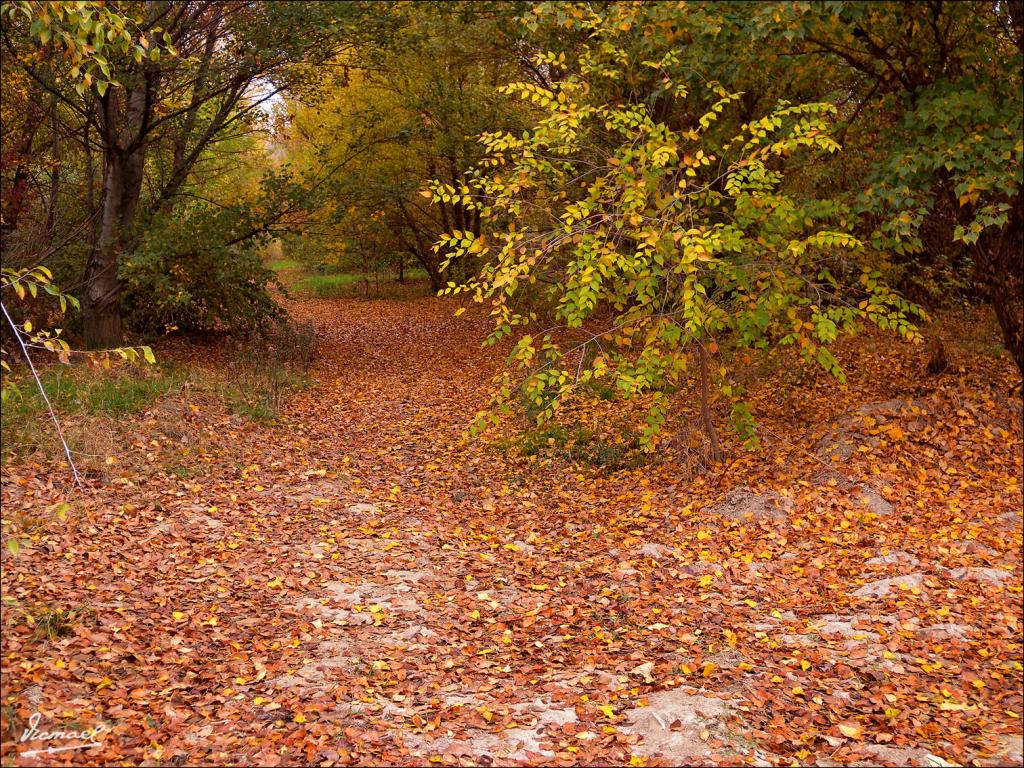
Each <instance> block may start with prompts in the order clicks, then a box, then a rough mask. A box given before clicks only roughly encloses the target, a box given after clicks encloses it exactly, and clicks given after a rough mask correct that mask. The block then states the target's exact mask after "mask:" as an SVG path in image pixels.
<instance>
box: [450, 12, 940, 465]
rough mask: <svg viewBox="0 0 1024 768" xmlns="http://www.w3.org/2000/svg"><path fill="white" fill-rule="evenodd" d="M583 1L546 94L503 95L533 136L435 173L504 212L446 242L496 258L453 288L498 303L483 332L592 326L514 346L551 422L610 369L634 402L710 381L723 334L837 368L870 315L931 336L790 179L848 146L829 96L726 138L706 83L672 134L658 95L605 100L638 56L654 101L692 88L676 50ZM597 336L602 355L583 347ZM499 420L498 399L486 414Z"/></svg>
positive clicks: (460, 196)
mask: <svg viewBox="0 0 1024 768" xmlns="http://www.w3.org/2000/svg"><path fill="white" fill-rule="evenodd" d="M573 8H574V10H575V12H574V13H573V14H571V15H570V21H571V23H572V24H574V25H576V26H578V27H579V28H580V29H582V30H584V31H586V33H587V34H588V36H589V44H588V46H587V48H586V50H585V51H584V52H583V53H582V54H581V55H580V57H579V60H578V68H577V69H575V70H572V71H565V72H564V74H562V75H561V76H560V77H559V78H558V79H557V80H556V81H555V82H554V83H553V84H552V86H551V87H550V88H545V87H541V86H537V85H534V84H531V83H517V84H513V85H511V86H508V87H507V88H506V89H505V90H506V91H507V92H508V93H513V94H516V95H518V96H520V97H522V98H523V99H525V100H527V101H529V102H531V103H533V104H535V105H536V106H537V107H538V110H539V112H540V115H541V116H540V117H539V119H538V120H537V122H536V124H535V126H534V128H533V129H532V130H530V131H527V132H525V133H523V134H522V136H516V135H513V134H511V133H488V134H484V136H483V137H482V139H481V140H482V142H483V144H484V145H485V147H486V149H487V153H488V154H487V158H486V159H485V160H484V161H483V162H482V163H481V168H480V172H479V173H478V174H477V175H476V176H475V177H474V178H472V179H470V180H469V181H468V182H467V183H465V184H461V185H453V184H449V183H446V182H444V181H441V180H437V181H435V182H433V184H432V187H431V189H432V195H433V199H434V200H438V201H442V202H459V203H460V204H462V205H465V206H467V207H469V208H470V209H472V210H475V211H480V213H481V215H482V216H483V218H484V219H485V220H489V221H493V222H495V226H494V228H493V230H492V231H490V232H487V234H486V236H476V235H474V233H472V232H469V231H464V230H463V231H458V230H457V231H453V232H451V233H450V234H447V235H444V236H442V238H441V240H440V241H439V244H438V246H437V247H438V249H439V250H444V251H445V252H447V253H448V254H449V259H451V258H459V257H465V256H472V257H475V258H478V259H480V260H481V261H482V262H483V264H484V266H483V267H482V269H481V271H480V274H479V277H476V278H471V279H470V280H468V281H466V282H465V283H464V284H462V285H457V284H456V283H454V282H450V283H449V287H448V289H447V291H448V292H449V293H453V294H457V293H461V292H469V293H470V294H471V295H472V297H473V299H474V300H475V301H477V302H485V301H486V302H489V303H490V304H491V315H492V317H493V319H494V324H495V325H494V331H493V332H492V334H491V335H490V337H489V339H488V341H489V343H492V344H493V343H495V342H497V341H499V340H501V339H503V338H505V337H508V336H511V335H512V334H513V333H518V331H519V330H520V329H522V330H526V331H531V330H532V327H533V326H534V325H536V324H538V323H540V324H542V325H543V326H544V327H547V326H550V324H551V322H550V321H551V320H553V321H554V322H555V323H557V324H558V325H560V326H563V327H565V328H567V329H581V328H585V329H586V333H585V334H584V336H582V337H580V338H577V337H573V340H572V341H571V342H569V343H565V342H562V341H559V340H558V339H556V338H555V336H554V335H553V334H552V332H551V331H547V330H544V331H540V332H539V333H536V334H535V333H533V332H527V333H525V334H523V335H521V336H520V338H519V339H518V340H517V341H516V342H515V345H514V347H513V349H512V352H511V354H510V359H511V360H512V361H513V362H514V363H515V365H516V366H517V367H518V368H520V369H522V370H524V371H526V373H527V375H526V378H525V382H524V383H523V385H522V386H523V389H524V391H525V392H526V394H527V396H528V397H529V398H530V399H532V400H533V401H534V402H535V403H536V404H538V405H539V406H541V412H540V415H539V417H538V418H539V419H544V418H550V417H551V416H553V415H554V412H555V410H556V409H557V407H558V404H559V402H560V400H561V399H563V398H564V397H565V396H566V395H567V394H569V393H570V392H571V391H573V390H574V388H575V387H576V386H577V385H579V384H586V383H588V382H590V381H591V380H592V379H603V378H605V377H608V378H609V379H610V380H611V382H613V383H614V385H615V387H616V388H617V389H618V390H619V392H620V393H622V394H623V395H625V396H626V397H630V396H635V395H640V394H642V393H645V392H649V391H655V392H658V391H662V390H664V389H665V388H667V387H672V386H675V385H677V383H678V382H679V381H680V380H681V378H683V377H684V376H685V375H686V373H687V371H688V370H689V369H691V368H692V367H693V366H694V364H695V363H696V364H698V365H699V367H700V370H701V379H702V386H703V389H704V391H705V394H706V384H707V377H708V367H709V363H708V362H707V360H708V358H709V356H711V355H714V354H716V353H717V352H718V351H719V347H720V346H722V345H726V344H728V345H730V346H733V347H737V348H753V349H766V348H771V349H778V348H781V347H790V346H791V347H794V348H795V349H796V350H798V351H799V353H800V355H801V356H802V357H803V358H804V359H805V360H808V361H814V362H816V363H817V364H819V365H820V366H822V367H823V368H824V369H825V370H826V371H828V372H830V373H831V374H833V375H834V376H835V377H836V378H837V379H839V380H843V377H844V375H843V372H842V369H841V368H840V366H839V363H838V362H837V361H836V359H835V358H834V357H833V355H832V353H831V352H830V350H829V347H830V346H831V345H832V343H833V342H835V341H836V340H837V339H838V338H839V336H840V335H842V334H844V333H852V332H855V331H856V330H857V328H858V327H859V325H860V324H862V323H863V322H869V323H873V324H875V325H878V326H879V327H881V328H883V329H891V330H893V331H895V332H897V333H899V334H900V335H901V336H904V337H906V338H908V339H911V340H917V339H918V335H917V332H916V330H915V328H914V326H913V325H912V324H911V322H910V319H909V318H910V317H911V316H913V315H917V314H920V310H919V309H918V308H917V307H916V306H914V305H912V304H909V303H908V302H906V301H904V300H903V299H901V298H900V297H899V296H898V295H896V294H895V293H893V292H892V291H891V290H890V289H889V288H888V287H887V286H886V285H885V283H884V281H883V280H882V276H881V274H880V273H879V272H877V271H876V270H873V269H871V267H870V266H868V265H866V264H865V265H862V264H861V263H859V262H858V259H857V252H858V249H859V248H860V245H861V244H860V242H859V241H858V240H857V239H856V238H855V237H854V236H853V235H852V234H850V232H849V226H848V222H847V221H846V220H845V218H844V217H843V216H842V210H841V208H840V207H839V206H837V205H835V204H834V203H832V202H831V201H829V200H828V199H806V198H797V197H795V196H793V195H791V194H787V192H786V190H785V189H784V187H783V182H784V173H783V169H784V168H785V165H786V163H787V162H793V161H799V162H801V163H804V164H813V163H816V162H819V157H820V154H821V153H833V152H836V151H837V150H838V149H839V146H838V144H837V143H836V142H835V140H834V139H833V138H831V136H830V135H829V119H830V118H831V116H832V115H833V114H834V112H835V109H834V107H832V106H831V105H829V104H823V103H812V104H803V105H793V104H785V103H783V104H780V105H779V106H778V107H777V108H776V109H775V110H774V111H772V112H771V113H769V114H768V115H767V116H766V117H763V118H760V119H754V120H751V121H750V122H748V123H746V124H744V125H743V126H742V127H741V130H740V132H739V133H738V134H737V135H735V136H734V137H732V138H731V139H729V140H727V141H726V142H724V144H722V145H721V146H720V147H719V146H717V144H716V143H715V142H714V141H708V140H707V138H706V137H707V132H708V129H709V127H710V126H711V125H713V124H714V123H715V122H717V120H718V118H719V115H720V114H722V113H723V112H726V111H727V110H728V109H729V108H730V105H731V104H733V103H734V102H735V101H737V100H738V99H739V97H740V95H739V94H737V93H730V92H728V91H726V90H724V89H723V88H722V87H721V86H718V85H716V84H712V85H711V86H710V87H711V89H712V90H713V92H714V94H715V96H716V98H717V101H715V102H714V103H713V105H712V106H711V108H710V109H709V110H708V111H707V112H705V113H704V114H703V115H700V116H699V117H696V119H694V120H693V121H692V122H690V123H688V124H686V125H685V126H680V127H679V128H671V127H669V125H667V124H666V123H665V122H664V121H661V120H658V119H656V118H655V116H654V115H653V114H652V110H651V107H650V106H649V101H647V100H643V99H637V100H635V101H634V102H632V103H628V102H627V103H623V102H621V101H606V100H604V99H603V98H602V96H603V95H604V94H607V93H610V92H612V91H614V89H615V87H617V86H620V85H621V84H622V83H621V81H622V78H624V77H626V76H627V73H630V72H632V69H633V67H637V68H639V69H641V70H643V69H644V68H646V69H648V70H651V71H653V72H655V73H659V74H660V75H661V76H660V79H659V86H658V87H659V89H660V90H659V93H658V94H657V95H658V97H659V98H662V99H665V98H671V99H678V100H683V99H685V98H686V97H687V88H686V87H685V85H683V84H681V83H678V82H675V81H673V80H672V79H671V78H670V77H669V76H668V74H667V73H666V72H665V69H664V65H665V63H666V62H672V61H673V60H674V57H675V53H674V51H673V50H672V49H671V48H666V49H664V50H661V51H658V53H659V54H660V55H651V53H649V52H648V53H646V55H649V56H651V58H647V59H644V60H643V61H640V62H636V61H633V60H631V58H630V57H631V56H633V55H634V54H635V47H634V46H633V43H634V40H635V39H636V38H637V37H638V36H639V37H640V40H641V42H642V43H644V44H645V45H646V47H650V46H651V45H655V44H656V42H657V41H656V40H653V41H652V40H651V39H649V38H648V36H649V35H651V34H653V33H652V32H651V31H650V30H651V29H652V27H651V26H650V25H649V24H648V21H649V19H648V13H649V11H648V10H647V8H646V7H643V6H634V5H610V6H608V7H607V8H606V9H605V11H604V13H603V14H602V13H598V12H595V11H593V10H591V9H589V8H588V7H587V6H582V5H577V6H573ZM559 13H562V14H564V13H566V11H565V9H564V7H563V8H562V9H561V10H560V11H559ZM653 13H655V14H657V13H659V11H658V10H655V11H653ZM626 62H628V63H626ZM537 64H538V66H545V67H549V68H551V69H552V70H559V69H562V68H563V67H564V66H565V57H564V56H556V55H554V54H547V55H542V56H540V57H539V58H538V62H537ZM630 82H633V81H630ZM504 222H508V223H507V225H504ZM538 282H539V283H541V284H543V285H544V287H542V288H540V289H539V290H540V291H541V292H542V294H543V295H544V296H546V297H547V298H548V299H549V300H550V301H551V302H552V303H553V304H554V305H555V309H554V311H553V313H552V314H553V317H552V318H550V319H549V318H548V317H542V316H540V315H539V313H537V312H534V311H529V312H521V311H519V310H518V309H517V308H516V305H517V304H518V302H519V300H520V296H521V295H522V294H523V293H524V292H526V291H530V290H531V289H532V288H533V287H534V286H536V285H537V284H538ZM590 321H593V322H590ZM591 347H594V348H596V350H597V351H596V354H595V355H594V356H593V357H587V353H588V351H590V348H591ZM718 383H719V385H720V387H721V390H722V393H723V394H724V395H725V396H726V397H727V398H730V399H731V400H732V401H733V415H734V420H735V422H736V425H737V428H738V429H739V431H740V432H741V433H742V434H743V435H744V436H745V437H746V438H747V442H748V444H754V443H756V434H755V432H754V426H753V423H752V421H751V419H750V416H749V411H748V409H747V407H746V405H745V404H744V403H743V402H742V400H741V399H740V397H739V394H740V393H739V392H738V391H737V388H736V385H735V383H734V382H733V381H732V380H731V379H730V377H729V375H728V371H727V368H726V366H725V365H723V366H722V367H721V368H720V369H719V371H718ZM498 384H499V387H498V393H497V396H496V403H495V404H496V405H497V406H498V410H501V409H507V403H508V401H509V399H510V398H511V397H512V394H513V388H514V385H513V377H512V374H511V373H510V372H506V373H504V374H502V375H501V376H500V377H499V379H498ZM703 399H704V400H705V401H706V396H705V397H704V398H703ZM665 411H666V402H665V400H664V398H656V399H655V402H654V404H653V405H652V407H651V409H650V412H649V414H648V420H647V423H648V428H647V430H646V431H645V435H644V440H645V444H646V445H647V446H648V447H649V448H650V447H653V446H654V445H655V442H656V436H657V434H658V432H659V430H660V427H661V425H662V422H663V421H664V418H665ZM497 419H498V412H497V411H492V412H491V413H490V414H482V416H481V418H480V421H479V423H480V424H481V425H482V424H484V423H488V422H492V423H493V422H496V421H497Z"/></svg>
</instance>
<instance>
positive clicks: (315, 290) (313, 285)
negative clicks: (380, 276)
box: [295, 272, 372, 299]
mask: <svg viewBox="0 0 1024 768" xmlns="http://www.w3.org/2000/svg"><path fill="white" fill-rule="evenodd" d="M365 279H371V280H372V278H367V277H366V276H365V275H361V274H358V273H351V272H335V273H331V274H326V275H306V276H305V277H303V278H302V279H301V280H299V281H298V282H296V283H295V289H296V290H297V291H302V292H305V293H311V294H313V295H314V296H316V297H317V298H318V299H336V298H339V297H341V296H348V295H350V294H351V293H352V290H351V289H352V287H353V286H358V285H359V284H361V283H362V282H363V280H365Z"/></svg>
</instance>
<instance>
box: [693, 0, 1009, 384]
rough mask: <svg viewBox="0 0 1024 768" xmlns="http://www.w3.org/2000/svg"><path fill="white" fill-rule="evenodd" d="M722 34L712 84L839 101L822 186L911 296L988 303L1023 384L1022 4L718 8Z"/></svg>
mask: <svg viewBox="0 0 1024 768" xmlns="http://www.w3.org/2000/svg"><path fill="white" fill-rule="evenodd" d="M712 5H714V4H712ZM719 29H720V30H721V31H720V33H718V34H717V35H716V39H717V41H718V43H719V48H720V49H721V50H724V51H727V52H728V54H729V58H730V59H731V61H730V62H729V63H728V64H726V63H724V62H723V63H722V65H721V66H719V67H716V69H715V71H713V72H712V73H711V76H713V77H719V78H720V79H722V80H723V81H724V82H727V83H729V86H730V87H732V88H736V89H744V90H747V89H748V88H749V89H750V90H752V91H755V92H757V93H759V94H761V95H762V97H763V95H764V94H771V93H774V94H776V95H778V96H782V97H787V98H799V97H800V95H801V94H805V93H807V92H809V91H813V92H816V93H817V94H818V95H819V97H820V98H827V99H830V100H833V101H836V102H838V103H841V104H842V107H841V112H840V121H841V127H840V129H839V132H840V134H841V136H842V140H843V142H844V144H845V146H846V147H847V150H848V151H847V152H845V153H843V156H842V157H841V158H838V159H837V160H836V161H834V162H833V163H832V164H830V165H829V166H827V167H826V166H823V167H822V169H821V170H822V175H821V177H820V183H821V184H828V185H829V186H831V187H833V188H835V190H836V196H837V199H843V200H844V202H846V203H847V204H848V205H849V208H850V212H851V215H854V216H856V217H857V219H858V225H857V228H856V231H857V233H858V234H859V235H860V236H861V237H862V239H864V240H865V241H866V242H867V243H868V244H869V246H870V247H871V248H873V249H874V250H875V252H876V253H878V254H880V255H881V256H882V257H883V258H885V259H886V260H887V261H888V262H889V263H890V264H891V265H892V270H891V271H892V272H893V276H894V277H896V278H898V279H900V281H901V283H902V284H903V285H905V286H906V287H907V288H908V289H911V290H915V291H917V292H920V293H921V294H922V296H923V297H925V298H928V299H930V300H933V301H935V302H936V303H941V301H942V300H943V298H944V297H946V296H948V295H949V293H950V289H951V288H954V289H956V290H957V291H958V292H959V293H960V294H961V295H963V296H966V297H967V298H975V299H981V300H983V301H986V302H988V303H989V304H990V305H991V306H992V307H993V309H994V311H995V314H996V317H997V319H998V321H999V324H1000V327H1001V329H1002V333H1003V340H1004V343H1005V345H1006V347H1007V349H1008V350H1009V352H1010V354H1011V356H1012V357H1013V359H1014V361H1015V362H1016V364H1017V367H1018V369H1019V370H1021V371H1022V372H1024V277H1022V275H1024V208H1022V202H1021V196H1020V188H1021V184H1022V181H1024V170H1022V168H1024V165H1022V157H1024V140H1022V122H1021V121H1022V117H1021V115H1022V114H1024V96H1022V94H1024V89H1022V82H1021V72H1022V63H1024V60H1022V52H1024V4H1022V3H1020V2H943V1H942V0H933V1H931V2H920V3H889V2H863V3H862V2H857V3H852V2H834V3H825V2H813V3H781V2H778V3H776V2H771V3H736V4H721V9H720V10H719ZM708 47H710V46H708V45H707V44H705V45H702V46H700V49H701V50H707V49H708Z"/></svg>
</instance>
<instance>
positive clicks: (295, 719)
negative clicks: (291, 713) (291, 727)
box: [292, 712, 306, 723]
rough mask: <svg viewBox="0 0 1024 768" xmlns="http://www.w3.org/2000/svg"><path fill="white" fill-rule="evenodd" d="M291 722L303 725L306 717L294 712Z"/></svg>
mask: <svg viewBox="0 0 1024 768" xmlns="http://www.w3.org/2000/svg"><path fill="white" fill-rule="evenodd" d="M292 721H293V722H296V723H304V722H306V716H305V715H304V714H302V713H301V712H296V713H295V717H293V718H292Z"/></svg>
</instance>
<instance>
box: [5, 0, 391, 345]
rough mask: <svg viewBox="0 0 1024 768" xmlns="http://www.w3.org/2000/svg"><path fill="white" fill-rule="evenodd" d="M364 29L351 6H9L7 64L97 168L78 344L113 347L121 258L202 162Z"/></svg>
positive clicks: (365, 15)
mask: <svg viewBox="0 0 1024 768" xmlns="http://www.w3.org/2000/svg"><path fill="white" fill-rule="evenodd" d="M16 11H17V12H16ZM108 16H112V17H116V18H123V19H125V20H126V22H125V24H124V25H123V28H121V29H117V30H113V29H112V28H111V27H110V25H109V24H106V23H105V22H104V21H103V20H104V18H106V17H108ZM369 18H372V17H371V15H370V12H369V9H367V8H365V7H363V6H361V5H359V4H324V3H251V2H209V1H197V2H151V3H141V2H139V3H133V2H125V3H106V4H101V3H90V2H83V3H73V4H69V3H59V2H52V3H51V2H46V3H36V2H25V3H16V4H11V10H10V12H9V13H7V14H5V16H4V29H3V38H4V39H3V43H4V46H5V49H6V52H7V53H8V55H9V56H11V57H12V58H13V60H14V61H16V62H18V64H19V65H20V67H21V68H22V69H23V70H24V72H25V73H26V74H27V75H28V76H29V77H30V78H31V80H32V81H33V83H34V84H35V86H36V87H38V88H39V89H40V90H41V91H42V92H44V93H46V94H47V96H48V97H52V98H53V99H56V100H57V101H58V102H59V103H60V104H61V106H62V108H63V109H64V110H65V111H66V113H67V114H68V116H69V118H70V119H73V120H74V121H76V122H77V124H78V125H80V126H82V132H83V134H84V135H85V136H86V138H85V139H84V141H85V143H86V144H88V145H91V146H94V147H95V148H96V149H97V151H98V153H99V155H100V156H101V158H102V169H103V172H102V190H101V191H100V192H99V194H98V197H99V202H98V207H99V213H98V221H99V223H98V232H97V237H96V242H95V243H94V245H93V246H92V248H91V250H90V252H89V255H88V258H87V261H86V264H85V268H84V278H83V284H84V285H83V310H84V321H85V328H84V330H85V338H86V342H87V344H89V345H91V346H110V345H115V344H117V343H119V342H120V340H121V337H122V308H121V292H122V277H121V274H120V269H121V267H122V265H123V263H124V259H125V256H126V255H128V254H131V253H132V252H133V251H134V250H135V249H136V248H137V247H138V246H139V244H140V242H141V240H142V238H143V237H144V236H145V234H146V232H147V230H148V228H149V227H150V225H151V224H152V222H154V221H155V220H157V219H158V218H159V217H161V216H166V215H167V214H168V213H169V212H170V211H171V210H172V209H173V207H174V205H175V204H176V203H178V202H179V201H180V198H181V196H182V194H183V193H184V192H185V191H186V188H187V186H188V184H189V183H190V174H191V173H192V171H193V170H194V169H195V168H196V165H197V163H198V162H199V161H200V159H201V158H203V157H204V153H207V152H208V151H209V150H210V149H211V147H214V146H215V145H217V144H218V143H220V142H223V141H225V140H228V139H230V138H231V137H232V136H235V135H237V134H238V133H239V132H245V131H246V130H248V129H249V128H250V127H251V126H252V125H253V123H254V121H257V120H258V119H259V118H260V117H261V110H260V107H261V104H263V103H264V102H266V101H267V100H268V99H269V98H271V96H272V95H273V94H274V93H277V92H279V91H281V90H284V89H287V88H289V87H292V86H293V85H295V83H296V82H297V81H298V80H300V79H301V78H302V77H303V70H300V69H298V68H296V67H294V66H293V65H294V64H295V62H296V61H297V60H300V59H301V60H302V61H304V62H306V63H307V64H312V65H315V64H316V63H317V62H318V61H322V60H324V59H327V58H329V57H331V56H332V55H334V54H336V53H337V52H338V51H339V50H340V49H341V48H343V47H345V46H346V45H348V44H349V42H350V40H351V37H352V36H353V34H354V32H353V30H354V29H355V28H357V27H358V26H359V24H360V22H361V21H362V20H363V19H369ZM111 31H114V32H115V34H113V35H109V34H108V33H109V32H111ZM65 36H70V37H71V38H74V39H79V38H80V39H82V40H84V41H85V42H86V43H87V45H86V49H87V50H88V54H87V56H86V58H85V59H83V60H80V61H79V60H75V58H74V57H69V56H61V55H59V52H60V51H61V50H62V47H61V42H60V41H61V39H63V38H64V37H65ZM51 54H57V55H51ZM84 68H87V69H88V71H85V74H84V78H83V79H81V80H78V79H77V78H76V76H77V74H78V73H79V72H81V71H83V69H84ZM72 83H73V85H72ZM260 231H261V227H260V226H257V227H256V228H255V229H254V230H253V234H254V235H255V234H258V233H259V232H260ZM240 235H242V236H243V239H244V235H245V233H244V232H233V233H231V234H230V235H229V236H228V237H227V238H225V240H231V239H234V238H238V237H239V236H240Z"/></svg>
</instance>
